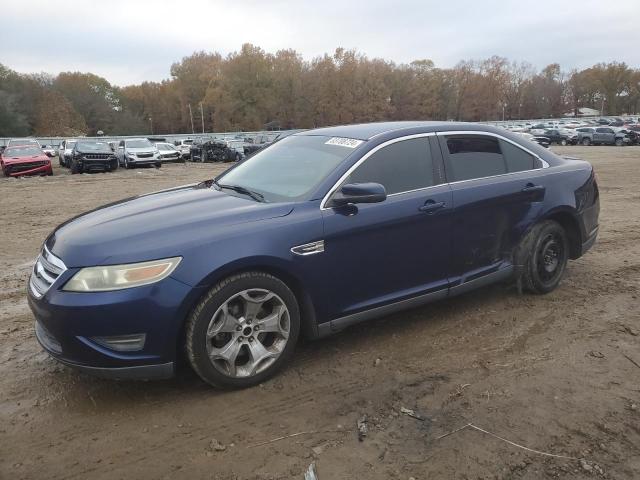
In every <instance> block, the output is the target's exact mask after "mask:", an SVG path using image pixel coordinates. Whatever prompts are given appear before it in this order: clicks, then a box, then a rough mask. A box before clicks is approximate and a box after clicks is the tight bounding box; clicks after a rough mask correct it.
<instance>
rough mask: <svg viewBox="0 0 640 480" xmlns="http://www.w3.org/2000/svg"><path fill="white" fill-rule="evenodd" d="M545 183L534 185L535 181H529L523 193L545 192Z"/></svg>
mask: <svg viewBox="0 0 640 480" xmlns="http://www.w3.org/2000/svg"><path fill="white" fill-rule="evenodd" d="M544 190H545V186H544V185H534V184H533V183H527V184H526V185H525V186H524V188H523V189H522V190H520V191H521V192H522V193H533V192H544Z"/></svg>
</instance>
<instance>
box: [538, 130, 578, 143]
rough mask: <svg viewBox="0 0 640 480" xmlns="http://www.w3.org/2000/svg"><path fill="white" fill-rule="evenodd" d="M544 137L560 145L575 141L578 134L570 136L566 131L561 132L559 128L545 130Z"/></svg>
mask: <svg viewBox="0 0 640 480" xmlns="http://www.w3.org/2000/svg"><path fill="white" fill-rule="evenodd" d="M540 136H542V137H547V138H548V139H549V143H550V144H554V143H557V144H558V145H568V144H570V143H575V140H576V139H577V135H573V136H570V135H568V134H566V133H563V132H560V130H557V129H550V130H545V131H544V132H543V133H542V135H540Z"/></svg>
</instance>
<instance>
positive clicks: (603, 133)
mask: <svg viewBox="0 0 640 480" xmlns="http://www.w3.org/2000/svg"><path fill="white" fill-rule="evenodd" d="M503 128H505V129H507V130H510V131H512V132H514V133H519V134H520V135H531V138H529V140H532V141H535V142H537V143H539V144H540V145H542V146H544V147H548V146H549V145H552V144H557V145H585V146H588V145H616V146H620V147H622V146H625V145H637V144H638V143H639V141H640V138H639V136H640V122H638V121H637V119H633V118H631V119H627V120H624V121H623V120H622V119H598V120H585V121H577V120H573V121H566V122H565V121H558V122H554V121H549V122H546V123H538V124H531V123H524V124H514V125H505V126H503Z"/></svg>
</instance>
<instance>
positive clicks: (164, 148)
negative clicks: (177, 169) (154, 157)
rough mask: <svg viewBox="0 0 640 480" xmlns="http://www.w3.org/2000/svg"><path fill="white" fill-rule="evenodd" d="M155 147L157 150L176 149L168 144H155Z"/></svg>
mask: <svg viewBox="0 0 640 480" xmlns="http://www.w3.org/2000/svg"><path fill="white" fill-rule="evenodd" d="M156 147H158V149H159V150H175V149H176V147H174V146H173V145H171V144H169V143H157V144H156Z"/></svg>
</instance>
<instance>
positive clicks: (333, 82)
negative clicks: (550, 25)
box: [0, 44, 640, 137]
mask: <svg viewBox="0 0 640 480" xmlns="http://www.w3.org/2000/svg"><path fill="white" fill-rule="evenodd" d="M639 102H640V70H638V69H633V68H631V67H629V66H627V65H626V64H625V63H622V62H612V63H606V64H605V63H599V64H596V65H593V66H592V67H590V68H586V69H584V70H572V71H569V72H566V71H563V70H562V69H561V67H560V65H558V64H551V65H548V66H546V67H545V68H543V69H542V70H537V69H536V68H534V67H533V66H532V65H531V64H529V63H526V62H517V61H509V60H508V59H506V58H502V57H498V56H493V57H491V58H488V59H485V60H468V61H461V62H460V63H458V64H457V65H456V66H455V67H453V68H439V67H437V66H436V65H435V64H434V63H433V62H432V61H431V60H416V61H413V62H411V63H409V64H396V63H394V62H392V61H388V60H384V59H379V58H368V57H367V56H366V55H364V54H362V53H359V52H357V51H355V50H345V49H342V48H338V49H336V51H335V52H334V53H333V54H332V55H329V54H325V55H323V56H320V57H317V58H314V59H312V60H304V59H303V58H302V56H301V55H300V54H299V53H297V52H296V51H295V50H280V51H278V52H276V53H275V54H271V53H267V52H265V51H264V50H262V49H261V48H259V47H257V46H254V45H251V44H245V45H243V46H242V48H241V49H240V51H237V52H233V53H231V54H229V55H227V56H222V55H220V54H219V53H215V52H213V53H210V52H204V51H202V52H196V53H194V54H192V55H191V56H188V57H185V58H183V59H182V60H181V61H179V62H177V63H174V64H173V65H171V78H170V79H168V80H164V81H162V82H143V83H141V84H139V85H131V86H126V87H118V86H115V85H111V84H110V83H109V81H107V80H106V79H104V78H101V77H99V76H97V75H94V74H92V73H80V72H63V73H60V74H59V75H57V76H52V75H49V74H46V73H41V74H20V73H17V72H15V71H12V70H11V69H9V68H7V67H5V66H3V65H1V64H0V137H5V136H21V135H40V136H77V135H95V134H97V132H98V131H102V132H104V134H106V135H138V134H168V133H188V132H191V131H192V129H193V130H194V131H195V132H199V131H202V129H203V127H204V130H205V131H207V132H213V131H216V132H221V131H241V130H244V131H250V130H263V129H289V128H312V127H319V126H325V125H335V124H344V123H355V122H372V121H380V120H409V119H410V120H459V121H487V120H501V119H503V118H504V119H519V118H552V117H559V116H562V115H563V114H565V113H567V112H577V110H578V109H579V108H582V107H589V108H594V109H596V110H601V109H602V111H603V114H605V115H619V114H623V113H636V112H637V111H638V107H639Z"/></svg>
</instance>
